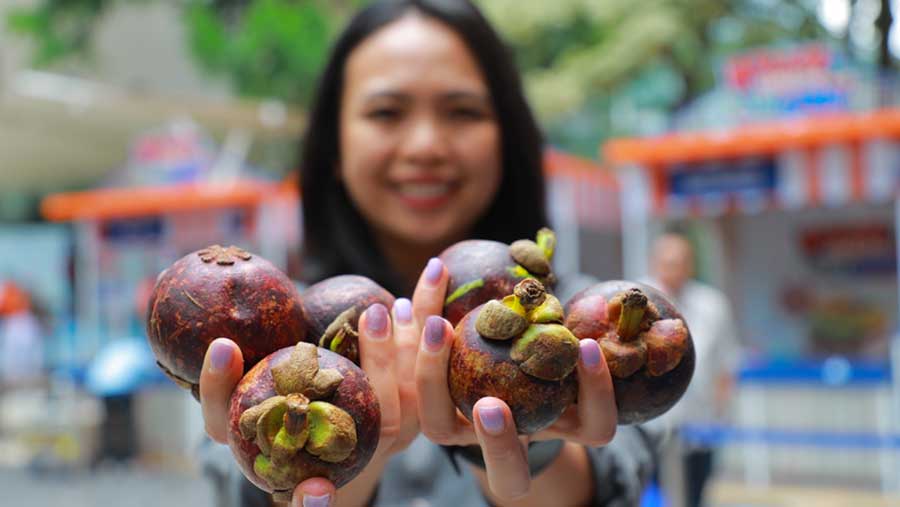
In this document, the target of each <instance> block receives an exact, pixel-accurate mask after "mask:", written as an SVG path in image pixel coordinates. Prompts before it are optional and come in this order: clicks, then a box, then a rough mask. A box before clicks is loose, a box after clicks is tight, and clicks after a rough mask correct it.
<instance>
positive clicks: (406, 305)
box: [394, 298, 412, 324]
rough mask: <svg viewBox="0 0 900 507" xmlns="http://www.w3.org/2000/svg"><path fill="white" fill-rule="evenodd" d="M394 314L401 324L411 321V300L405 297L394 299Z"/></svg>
mask: <svg viewBox="0 0 900 507" xmlns="http://www.w3.org/2000/svg"><path fill="white" fill-rule="evenodd" d="M394 315H395V316H396V318H397V322H399V323H401V324H409V323H410V322H412V302H411V301H410V300H408V299H406V298H400V299H398V300H396V301H394Z"/></svg>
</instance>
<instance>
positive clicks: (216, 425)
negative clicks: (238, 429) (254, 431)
mask: <svg viewBox="0 0 900 507" xmlns="http://www.w3.org/2000/svg"><path fill="white" fill-rule="evenodd" d="M243 374H244V357H243V355H242V354H241V348H240V347H238V346H237V344H236V343H234V342H233V341H231V340H229V339H228V338H217V339H215V340H213V342H212V343H210V344H209V348H207V349H206V356H205V357H204V358H203V370H202V371H201V372H200V408H201V410H202V411H203V422H204V423H205V425H206V434H207V435H209V438H211V439H213V440H215V441H216V442H219V443H220V444H225V443H227V442H228V406H229V404H230V402H231V393H232V392H233V391H234V388H235V386H237V384H238V382H240V380H241V376H242V375H243Z"/></svg>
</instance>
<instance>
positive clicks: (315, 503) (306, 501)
mask: <svg viewBox="0 0 900 507" xmlns="http://www.w3.org/2000/svg"><path fill="white" fill-rule="evenodd" d="M329 505H331V495H329V494H327V493H326V494H324V495H322V496H312V495H303V507H328V506H329Z"/></svg>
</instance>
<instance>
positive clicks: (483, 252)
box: [440, 239, 549, 326]
mask: <svg viewBox="0 0 900 507" xmlns="http://www.w3.org/2000/svg"><path fill="white" fill-rule="evenodd" d="M440 259H441V262H443V263H444V266H446V267H447V272H448V273H449V275H450V279H449V282H448V284H447V299H448V300H450V299H451V298H453V294H454V293H456V292H457V291H460V290H461V287H463V286H464V285H466V284H472V285H471V287H472V288H471V289H470V290H468V291H466V292H465V293H464V294H462V295H460V296H459V297H456V298H453V299H452V300H450V301H449V302H445V304H444V318H445V319H447V320H448V321H449V322H450V325H451V326H456V325H457V324H458V323H459V321H460V320H462V318H463V317H465V315H466V314H467V313H469V312H470V311H472V309H474V308H475V307H476V306H479V305H481V304H483V303H486V302H488V301H490V300H492V299H503V297H504V296H506V295H507V294H512V292H513V288H515V286H516V284H517V283H519V282H521V281H522V280H523V279H525V278H526V277H528V276H529V274H528V272H527V271H525V270H524V269H523V268H522V267H521V266H519V264H517V263H516V261H515V260H513V258H512V256H510V254H509V245H506V244H504V243H500V242H498V241H489V240H484V239H470V240H465V241H460V242H459V243H456V244H455V245H453V246H451V247H449V248H447V249H446V250H444V252H443V253H441V255H440ZM479 280H480V282H479ZM544 281H545V282H549V281H548V280H544Z"/></svg>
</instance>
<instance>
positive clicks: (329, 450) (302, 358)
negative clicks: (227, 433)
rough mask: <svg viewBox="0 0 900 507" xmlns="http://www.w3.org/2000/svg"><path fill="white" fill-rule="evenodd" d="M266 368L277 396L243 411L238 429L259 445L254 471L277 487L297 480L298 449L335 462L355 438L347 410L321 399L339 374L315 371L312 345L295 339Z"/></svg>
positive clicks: (342, 457)
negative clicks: (276, 361)
mask: <svg viewBox="0 0 900 507" xmlns="http://www.w3.org/2000/svg"><path fill="white" fill-rule="evenodd" d="M271 371H272V379H273V381H274V384H275V392H276V393H277V394H276V395H275V396H272V397H270V398H268V399H266V400H264V401H262V402H261V403H259V404H257V405H255V406H253V407H250V408H248V409H247V410H245V411H244V412H243V413H242V414H241V417H240V420H239V429H240V432H241V436H242V437H243V438H244V439H246V440H253V441H254V442H255V443H256V445H257V447H259V451H260V454H259V456H257V458H256V461H255V462H254V466H253V469H254V471H255V472H256V474H257V475H258V476H259V477H261V478H263V479H264V480H266V481H267V482H268V483H269V485H270V486H271V487H272V488H273V489H276V490H277V489H283V487H293V485H294V484H296V477H295V476H294V473H292V472H290V464H291V463H292V460H293V458H294V456H296V455H297V453H298V452H301V451H305V452H307V453H309V454H311V455H313V456H316V457H318V458H319V459H321V460H323V461H328V462H331V463H339V462H341V461H343V460H345V459H347V458H348V457H349V456H350V455H351V454H352V453H353V450H354V449H355V448H356V443H357V437H356V425H355V423H354V422H353V418H352V417H350V414H348V413H347V412H346V411H345V410H343V409H341V408H340V407H337V406H336V405H333V404H331V403H328V402H326V401H321V400H322V399H324V398H328V397H330V396H331V395H332V394H334V391H335V390H336V389H337V388H338V386H339V385H340V383H341V382H342V381H343V379H344V378H343V376H342V375H341V374H340V372H338V371H337V370H336V369H333V368H329V369H319V360H318V351H317V347H316V346H315V345H313V344H311V343H305V342H300V343H298V344H297V345H296V346H295V347H294V350H292V351H291V355H290V357H289V358H288V359H287V360H285V361H282V362H281V363H280V364H278V365H276V366H273V367H272V369H271ZM292 481H293V482H292Z"/></svg>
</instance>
